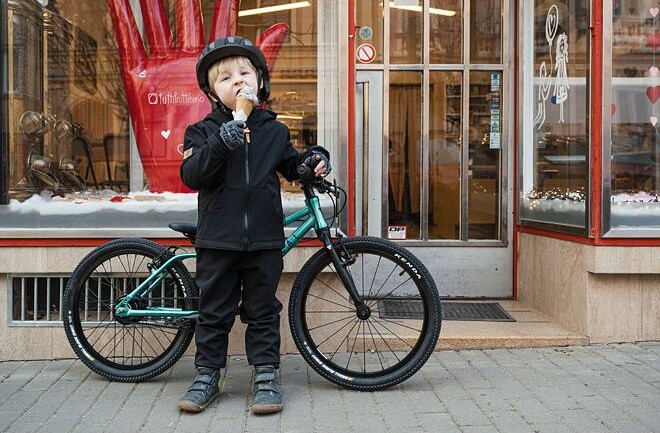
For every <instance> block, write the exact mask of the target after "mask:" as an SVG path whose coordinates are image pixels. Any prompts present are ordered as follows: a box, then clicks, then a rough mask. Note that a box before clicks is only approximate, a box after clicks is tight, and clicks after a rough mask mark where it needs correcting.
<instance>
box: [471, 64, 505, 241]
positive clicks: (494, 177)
mask: <svg viewBox="0 0 660 433" xmlns="http://www.w3.org/2000/svg"><path fill="white" fill-rule="evenodd" d="M501 110H502V74H501V73H500V72H496V71H493V72H488V71H484V72H471V73H470V134H469V137H468V140H469V159H468V164H469V165H468V237H469V238H470V239H495V238H497V237H498V236H499V233H498V229H499V224H498V222H499V217H500V212H499V209H500V203H499V198H500V185H499V179H500V149H501V148H502V111H501Z"/></svg>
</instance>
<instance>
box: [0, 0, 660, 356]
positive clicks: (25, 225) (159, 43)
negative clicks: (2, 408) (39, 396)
mask: <svg viewBox="0 0 660 433" xmlns="http://www.w3.org/2000/svg"><path fill="white" fill-rule="evenodd" d="M216 3H217V4H216ZM0 5H1V7H2V10H1V11H0V17H1V22H2V35H3V36H2V40H3V45H2V50H3V64H2V71H0V73H1V74H2V82H3V101H2V104H3V105H2V110H1V112H2V119H1V122H2V123H1V125H0V126H1V130H2V167H1V171H0V173H1V176H0V178H1V180H2V181H1V183H0V246H1V248H0V258H2V259H3V260H2V261H1V262H2V263H3V264H2V265H0V275H1V276H3V281H2V283H0V287H6V290H2V291H0V300H1V301H2V302H0V305H2V304H6V306H7V308H6V309H5V311H7V312H8V315H7V317H6V318H5V319H4V320H3V323H1V324H0V327H1V328H5V329H6V326H7V325H8V324H9V325H13V326H12V328H10V329H11V332H10V333H9V334H6V335H10V337H8V338H10V341H9V342H13V341H16V339H17V338H19V337H18V335H19V334H21V333H23V334H21V335H28V334H29V335H30V336H31V337H30V338H34V339H35V341H41V339H42V338H45V337H43V335H42V334H45V332H44V331H43V328H35V327H32V329H30V328H29V327H30V326H31V325H35V324H38V325H47V326H52V329H56V327H57V326H58V323H59V320H60V316H59V314H60V313H59V299H60V298H61V292H62V288H63V285H64V283H65V281H66V276H67V273H68V272H70V271H71V270H72V269H73V267H75V264H76V263H77V261H79V260H80V258H81V257H82V256H83V255H84V254H85V253H86V252H87V251H89V250H90V249H91V248H92V247H93V246H95V245H98V244H100V243H101V242H103V241H104V240H106V239H110V238H115V237H122V236H141V237H147V238H151V239H156V240H158V241H159V242H162V243H165V244H176V245H181V246H185V245H186V242H185V241H184V240H183V239H181V238H180V237H178V234H177V233H175V232H173V231H171V230H169V229H168V228H167V224H168V223H169V222H171V221H194V220H195V218H196V203H197V202H196V194H195V193H194V192H192V191H189V190H188V189H187V188H185V186H183V185H182V184H181V182H180V180H179V175H178V166H179V164H180V161H181V158H182V137H183V133H184V130H185V127H186V125H188V124H190V123H192V122H194V121H196V120H198V119H200V118H202V117H203V116H204V115H205V113H207V112H208V110H209V109H210V105H209V103H208V101H207V100H206V99H205V97H204V95H203V93H201V92H200V91H199V90H198V89H197V86H196V80H195V76H194V65H195V63H196V60H197V56H198V53H199V52H200V50H201V48H202V47H203V46H204V44H205V43H206V42H207V41H208V40H209V39H214V37H213V36H221V35H226V34H239V35H242V36H246V37H248V38H250V39H252V40H254V41H255V42H257V43H258V44H259V45H260V46H261V47H262V48H263V49H264V51H265V52H266V56H267V58H268V60H269V65H270V69H271V76H272V91H271V98H270V101H269V102H268V105H267V108H269V109H271V110H273V111H276V112H277V113H279V116H278V119H279V120H281V121H282V122H284V123H285V124H286V125H287V126H288V127H289V130H290V132H291V140H292V144H293V145H294V147H296V148H297V149H299V150H304V149H306V148H307V147H309V146H311V145H315V144H319V145H322V146H325V147H326V148H328V149H329V150H330V152H331V154H332V159H333V161H334V166H335V171H334V176H335V177H336V178H337V182H338V183H339V184H341V185H343V186H344V187H345V188H346V189H347V190H348V197H349V200H348V202H347V211H346V212H345V213H344V214H343V216H342V218H341V220H340V223H339V229H340V230H342V231H343V232H345V233H348V234H357V235H360V234H368V235H372V236H379V237H383V238H389V239H392V240H394V241H395V242H400V243H402V244H403V245H405V246H407V247H409V248H411V249H412V250H413V251H414V252H415V254H417V255H418V256H419V257H420V258H421V259H422V260H423V261H424V262H425V264H426V265H427V266H428V267H429V269H430V270H431V272H432V274H433V276H434V277H435V279H436V282H437V284H438V287H439V288H440V292H441V295H443V296H447V297H488V298H511V297H517V298H519V299H522V300H524V301H526V302H529V303H530V304H531V305H533V306H535V307H536V308H538V309H540V310H542V311H544V312H546V313H548V314H549V315H551V316H552V317H554V318H555V319H557V320H561V321H562V322H565V323H567V325H568V326H569V327H571V328H572V329H574V330H576V331H580V332H583V333H584V334H586V335H590V336H591V335H593V336H594V341H599V340H603V341H606V340H609V341H614V340H616V339H644V338H658V337H659V336H658V332H659V331H658V330H659V329H660V323H658V319H657V317H660V313H658V312H659V311H660V279H659V278H660V276H659V275H658V274H660V252H658V250H659V249H658V246H660V241H659V240H658V239H659V238H660V202H659V201H658V193H659V190H660V163H659V162H658V158H660V144H659V140H658V128H660V127H659V126H658V125H657V122H658V120H657V117H658V113H659V112H660V111H659V110H660V109H659V107H658V100H659V99H660V74H659V73H658V66H659V65H658V64H657V60H656V59H657V58H660V56H658V49H659V48H660V33H658V32H659V31H660V17H658V11H657V5H654V4H651V1H650V0H639V1H626V0H615V1H614V2H612V4H609V2H605V4H603V3H602V2H590V1H588V0H557V1H545V0H535V1H533V2H528V1H518V2H516V1H515V0H489V1H476V0H470V1H467V0H463V1H461V0H394V1H387V2H376V1H372V0H349V1H346V2H337V1H335V0H310V1H293V0H292V1H289V0H286V1H285V0H243V1H238V0H231V1H217V2H216V1H212V0H203V1H201V2H198V1H192V0H191V1H188V0H180V1H179V0H165V1H159V0H140V1H137V0H110V1H106V0H94V1H86V2H73V1H68V0H57V1H54V0H40V1H37V0H22V1H15V0H2V1H1V2H0ZM605 107H607V109H606V108H605ZM282 190H283V191H284V194H283V195H284V208H285V211H286V210H289V211H291V210H293V209H295V208H296V207H297V206H299V205H300V203H302V200H303V198H302V196H301V194H299V193H298V187H297V186H296V185H295V184H294V183H287V182H286V181H284V180H283V181H282ZM311 250H312V249H311V248H310V251H311ZM305 254H306V252H305V248H301V249H300V254H299V255H297V256H296V257H297V258H291V259H287V260H288V261H287V272H290V273H294V272H296V271H297V269H298V268H299V267H300V265H301V264H302V258H304V257H305ZM568 270H570V272H568ZM289 277H290V275H289ZM285 280H286V281H289V282H290V280H289V279H288V277H287V278H285ZM5 282H6V286H5ZM630 284H632V285H633V286H634V287H633V289H630V290H629V289H628V285H630ZM599 299H600V300H599ZM622 299H627V300H628V301H626V302H627V303H625V302H624V303H623V304H620V305H625V306H626V307H625V309H626V312H627V313H628V314H629V315H630V314H632V315H633V316H634V317H635V320H636V321H635V324H636V325H635V326H637V327H636V328H635V332H625V331H621V332H619V331H620V330H623V329H624V328H625V327H626V325H625V323H628V324H629V323H630V320H631V319H630V318H628V319H626V318H621V320H618V319H611V317H613V316H612V314H611V313H612V312H614V310H616V308H617V305H619V303H620V302H621V300H622ZM631 309H634V311H633V310H631ZM615 313H616V312H615ZM616 314H618V315H621V312H620V311H619V312H618V313H616ZM616 314H615V316H616ZM626 320H627V321H628V322H626ZM603 323H608V324H611V327H613V328H612V329H614V331H612V332H609V331H607V332H605V333H599V332H598V331H597V329H603ZM608 326H609V325H608ZM605 328H607V326H605ZM38 329H41V331H38ZM58 338H59V337H58ZM48 345H49V346H50V347H54V346H55V345H54V344H53V343H50V342H49V343H48ZM37 346H38V344H36V345H35V348H34V350H36V351H38V349H37ZM26 353H27V352H26ZM30 353H32V352H30ZM51 353H57V349H54V348H53V349H52V352H51Z"/></svg>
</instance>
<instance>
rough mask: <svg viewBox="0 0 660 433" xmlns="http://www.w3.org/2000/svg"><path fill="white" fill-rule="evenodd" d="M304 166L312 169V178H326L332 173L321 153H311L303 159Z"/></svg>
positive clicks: (328, 161) (330, 166) (326, 158)
mask: <svg viewBox="0 0 660 433" xmlns="http://www.w3.org/2000/svg"><path fill="white" fill-rule="evenodd" d="M305 165H307V166H309V167H312V168H314V176H316V177H321V176H327V175H328V174H330V171H332V165H330V160H329V159H328V157H327V156H325V155H324V154H322V153H313V154H311V155H310V156H308V157H307V158H306V159H305Z"/></svg>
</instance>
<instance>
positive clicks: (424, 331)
mask: <svg viewBox="0 0 660 433" xmlns="http://www.w3.org/2000/svg"><path fill="white" fill-rule="evenodd" d="M334 245H335V250H336V251H337V252H338V253H339V254H340V255H344V256H346V252H347V253H348V256H350V258H351V259H350V261H349V265H348V266H347V269H348V271H349V273H350V275H351V276H352V278H353V281H354V282H355V286H356V288H357V291H358V293H359V294H360V296H361V297H362V299H363V300H364V302H365V303H366V304H367V306H368V307H369V309H370V314H369V316H368V317H366V318H364V317H363V318H359V317H358V315H357V310H356V308H355V305H354V304H353V301H352V300H351V298H350V296H349V294H348V292H347V290H346V289H345V288H344V285H343V283H342V282H341V280H340V279H339V276H338V274H337V272H336V269H335V266H334V264H333V263H332V261H331V259H330V255H329V253H328V251H327V250H325V249H323V250H320V251H318V252H317V253H316V254H314V255H313V256H312V257H311V258H310V259H309V260H308V261H307V263H306V264H305V265H304V266H303V268H302V269H301V271H300V273H299V275H298V278H297V279H296V281H295V282H294V285H293V290H292V292H291V297H290V300H289V324H290V326H291V332H292V334H293V338H294V341H295V343H296V346H297V347H298V350H299V351H300V353H301V354H302V355H303V357H304V358H305V360H306V361H307V363H308V364H309V365H310V366H311V367H312V368H313V369H314V370H316V372H318V373H319V374H320V375H321V376H323V377H325V378H326V379H328V380H330V381H331V382H333V383H336V384H338V385H341V386H344V387H346V388H350V389H355V390H363V391H374V390H379V389H384V388H387V387H389V386H392V385H395V384H397V383H400V382H403V381H404V380H406V379H408V378H409V377H410V376H412V375H413V374H414V373H415V372H417V370H419V369H420V368H421V367H422V365H424V363H425V362H426V361H427V360H428V358H429V357H430V356H431V353H432V352H433V350H434V348H435V345H436V343H437V341H438V337H439V335H440V326H441V320H442V314H441V304H440V297H439V295H438V291H437V289H436V287H435V283H434V281H433V278H432V277H431V275H430V274H429V272H428V270H427V269H426V267H424V265H423V264H422V263H421V262H420V261H419V260H418V259H417V258H416V257H415V256H414V255H413V254H412V253H411V252H410V251H408V250H406V249H404V248H402V247H400V246H398V245H396V244H394V243H393V242H389V241H386V240H383V239H380V238H373V237H356V238H348V239H346V238H345V239H343V240H342V241H341V242H336V243H335V244H334Z"/></svg>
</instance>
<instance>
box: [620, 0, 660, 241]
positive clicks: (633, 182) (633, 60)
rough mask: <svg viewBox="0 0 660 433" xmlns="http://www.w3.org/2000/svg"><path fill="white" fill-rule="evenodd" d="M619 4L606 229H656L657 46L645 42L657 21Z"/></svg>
mask: <svg viewBox="0 0 660 433" xmlns="http://www.w3.org/2000/svg"><path fill="white" fill-rule="evenodd" d="M621 3H622V2H615V4H614V7H613V11H612V86H611V89H612V90H611V95H612V101H611V103H612V105H611V107H610V112H609V114H610V122H611V148H610V151H611V161H612V163H611V193H612V197H611V217H610V218H611V219H610V226H611V228H624V227H660V202H659V199H658V196H659V195H660V138H659V135H658V128H659V127H660V125H658V118H659V117H660V110H658V106H659V104H658V101H660V73H658V68H659V67H660V56H658V48H660V43H659V42H658V38H657V36H656V37H655V39H653V38H649V37H648V35H653V34H655V32H656V31H657V30H658V27H657V26H658V20H660V17H659V16H657V13H656V16H655V17H654V16H653V13H654V11H653V9H652V8H647V7H624V5H622V4H621ZM640 41H641V43H640Z"/></svg>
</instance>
